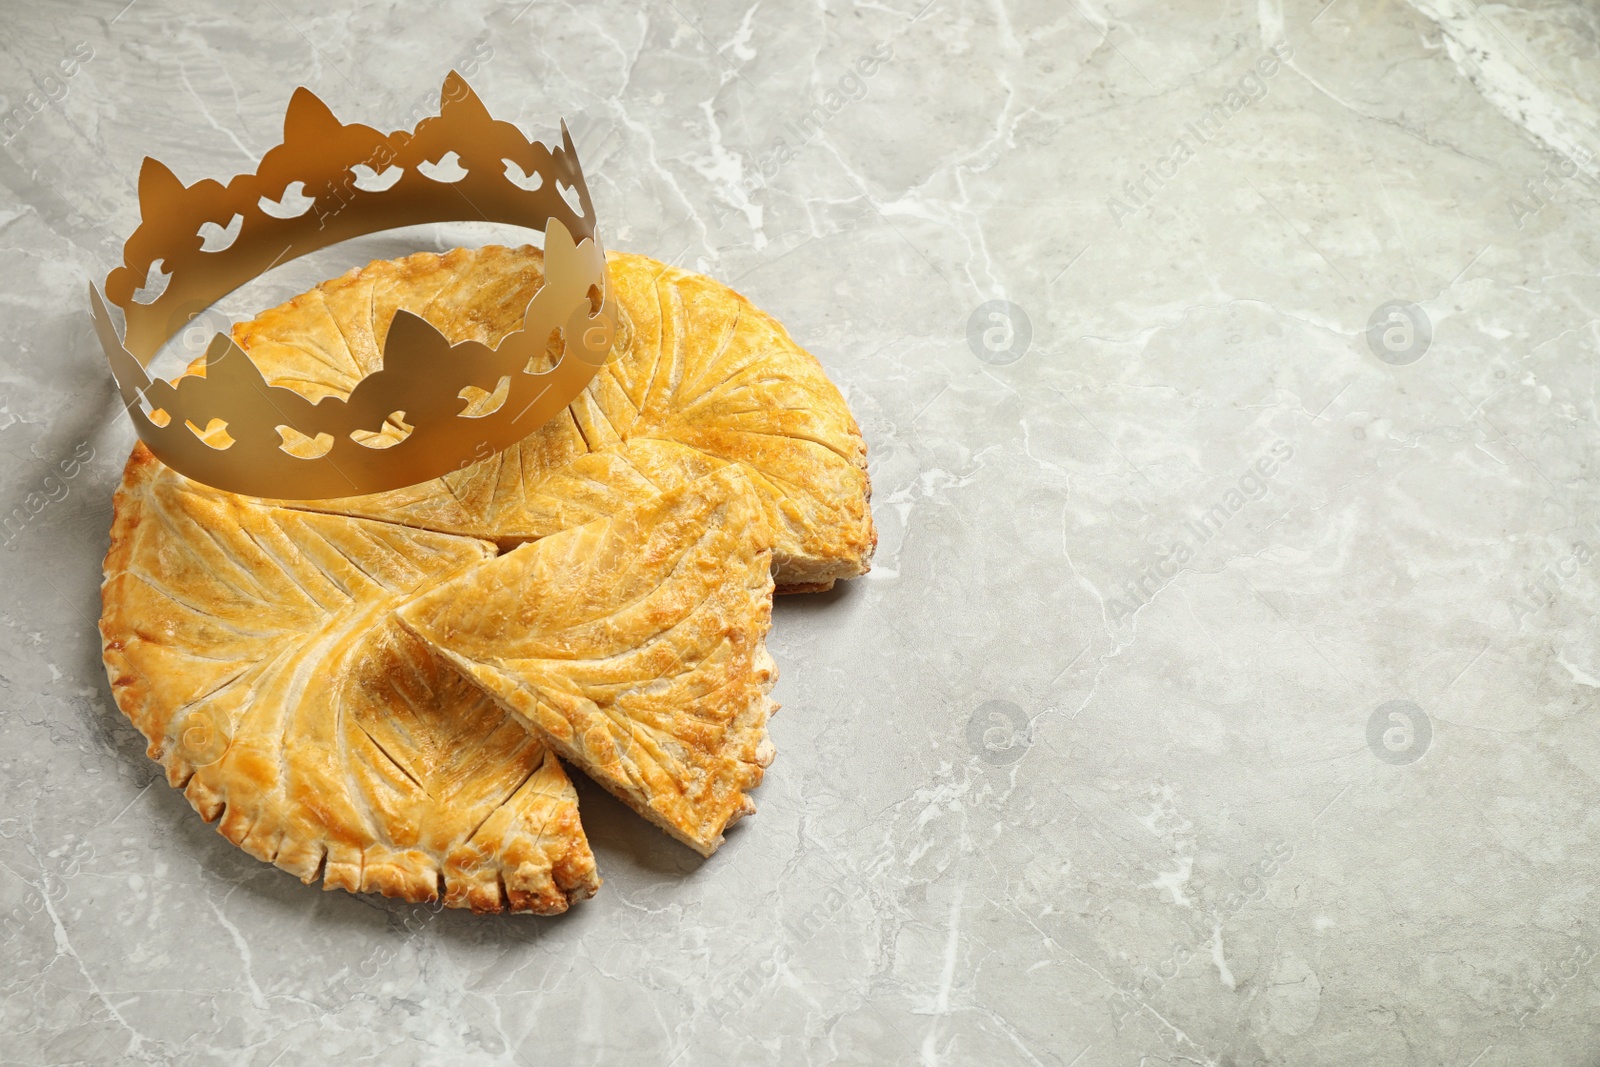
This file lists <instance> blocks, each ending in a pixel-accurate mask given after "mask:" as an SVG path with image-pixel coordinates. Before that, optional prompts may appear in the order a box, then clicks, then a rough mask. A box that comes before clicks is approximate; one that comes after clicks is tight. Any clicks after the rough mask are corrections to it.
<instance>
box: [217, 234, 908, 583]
mask: <svg viewBox="0 0 1600 1067" xmlns="http://www.w3.org/2000/svg"><path fill="white" fill-rule="evenodd" d="M542 263H543V259H542V256H541V254H540V252H539V251H538V250H537V249H534V248H531V247H523V248H518V249H507V248H502V247H498V246H491V247H488V248H484V249H479V250H474V251H466V250H460V249H458V250H456V251H454V252H450V253H448V254H446V255H444V256H438V255H433V254H431V253H419V254H418V255H414V256H409V257H407V258H405V259H401V260H393V261H378V262H374V263H371V264H369V265H368V266H366V267H363V268H361V269H359V270H355V271H351V272H350V273H348V274H346V275H344V276H342V277H340V278H336V279H334V280H333V281H330V282H326V283H324V284H323V285H321V286H319V287H318V288H317V289H315V290H313V291H312V292H310V293H307V294H304V295H303V296H301V297H298V298H296V299H295V300H292V301H290V302H289V303H287V304H285V305H283V306H281V307H279V308H275V309H273V310H272V311H269V312H266V313H265V314H263V315H261V316H259V317H258V318H257V319H255V320H254V321H253V322H250V323H245V324H243V325H241V326H238V327H236V328H235V331H234V336H235V338H236V339H237V340H238V341H239V342H240V344H241V345H242V346H243V347H244V348H245V349H246V350H247V351H249V353H250V356H251V358H252V359H253V360H255V361H256V363H257V364H258V365H259V366H261V368H262V371H263V373H264V374H265V375H266V376H267V377H268V379H269V380H272V381H274V382H277V383H281V384H285V385H290V386H292V387H294V388H296V389H299V390H301V391H303V392H305V393H306V394H307V395H308V396H312V397H319V396H323V395H327V394H328V393H335V392H337V393H343V392H347V391H348V390H349V389H350V388H351V387H352V386H353V385H354V384H355V382H356V381H358V380H359V379H360V376H361V375H362V374H365V373H367V372H368V371H370V370H371V369H373V367H375V366H376V365H377V360H378V359H379V353H380V352H381V350H382V345H383V340H384V338H385V336H386V333H387V323H388V321H389V318H390V317H391V316H392V314H393V311H394V308H395V307H397V306H404V307H406V308H408V309H410V310H413V311H417V312H419V313H421V314H423V315H424V316H425V317H426V318H427V319H428V320H429V321H430V322H431V323H433V325H434V326H436V327H437V328H438V329H439V330H440V331H441V332H442V333H443V334H444V335H445V336H446V337H448V338H449V339H450V340H452V341H461V340H465V339H468V338H471V339H474V340H480V341H485V342H488V343H493V342H495V341H497V340H499V338H500V337H502V336H504V335H505V334H506V333H507V332H509V331H510V330H511V329H513V328H515V327H516V326H517V325H519V324H520V321H521V315H522V311H523V308H524V306H525V305H526V303H527V300H528V297H529V296H530V295H531V294H532V292H533V289H534V287H536V286H537V285H538V284H539V283H540V280H541V279H542V270H541V268H542ZM609 269H610V275H611V281H612V284H613V285H614V286H615V288H616V294H617V302H618V309H619V312H618V314H619V325H618V331H617V341H616V345H615V347H614V349H613V355H612V359H611V361H610V362H609V363H608V364H607V366H606V367H605V368H603V369H602V370H601V372H600V373H599V374H598V375H597V376H596V378H595V380H594V381H593V382H592V383H591V384H590V386H589V388H588V389H587V390H586V391H585V393H584V394H583V395H582V396H580V397H579V398H578V400H576V401H574V402H573V404H572V405H570V407H569V408H568V410H567V412H566V414H565V415H564V416H560V417H557V418H556V419H554V420H552V421H551V422H550V423H548V424H547V425H546V426H544V427H543V428H541V429H540V430H538V431H536V432H535V433H534V434H532V435H530V436H529V437H528V438H526V439H525V440H523V441H522V442H520V443H519V444H517V445H515V446H513V447H512V448H510V449H507V450H505V451H504V452H501V453H498V454H495V455H493V456H489V457H486V458H485V459H483V460H482V461H480V462H478V463H475V464H473V465H471V466H469V467H467V468H466V469H464V470H462V471H460V472H459V473H456V474H452V475H449V476H446V477H445V478H441V479H436V480H434V481H430V482H424V483H422V484H421V485H417V486H411V487H408V488H405V489H398V490H394V491H392V492H387V493H378V494H374V495H371V496H365V497H351V498H345V499H341V500H331V501H319V502H310V503H293V502H290V503H288V506H294V507H306V508H310V509H314V510H319V511H329V512H336V513H338V514H345V515H358V516H365V517H368V518H377V519H384V520H386V521H391V522H402V523H406V524H408V525H411V526H415V527H418V528H420V529H429V530H440V531H444V532H448V533H459V534H465V535H468V536H473V537H482V538H486V539H491V540H494V541H496V542H497V543H499V544H500V545H501V547H503V548H506V547H511V546H513V545H516V544H519V543H522V542H524V541H528V540H535V539H537V538H540V537H545V536H548V535H549V534H552V533H555V532H557V531H560V530H564V529H568V528H570V527H572V526H574V525H579V524H582V523H584V522H588V521H591V520H593V519H596V518H602V517H605V516H608V515H615V514H618V513H619V511H620V509H623V508H628V507H636V506H638V505H640V504H642V503H643V502H644V501H645V500H647V499H648V498H649V497H650V496H651V495H652V494H653V493H655V492H658V491H660V490H663V489H670V488H673V487H675V486H679V485H682V484H683V483H684V482H685V481H686V480H688V479H693V478H697V477H699V476H701V475H703V474H705V473H708V472H709V471H711V470H715V469H716V468H718V467H721V466H723V465H724V464H727V463H739V464H741V465H742V466H743V467H744V468H745V469H746V472H747V473H748V474H749V475H750V477H751V481H752V484H753V485H754V486H755V489H756V492H757V495H758V499H759V501H760V502H761V505H762V508H763V509H764V510H765V512H766V514H767V519H768V522H769V523H770V524H771V526H772V529H773V535H774V541H773V563H774V568H775V576H776V579H777V583H778V587H779V591H780V592H782V591H785V590H792V591H799V590H801V589H826V588H828V587H830V586H831V585H832V584H833V582H834V581H835V580H837V579H839V578H850V577H854V576H856V575H859V574H863V573H865V572H866V570H867V568H868V566H869V565H870V561H871V557H872V550H873V547H874V546H875V545H876V543H877V535H876V533H875V531H874V529H873V525H872V515H871V512H870V510H869V508H868V499H869V496H870V485H869V483H868V480H867V469H866V446H865V444H864V443H863V442H862V439H861V432H860V430H859V428H858V427H857V426H856V423H855V419H854V418H853V417H852V416H851V414H850V410H849V408H848V407H847V406H846V405H845V402H844V398H843V397H841V396H840V395H839V391H838V390H837V389H836V388H835V387H834V386H833V383H832V382H830V381H828V379H827V376H826V375H825V374H824V373H823V371H822V367H821V366H820V365H819V364H818V363H817V361H816V359H815V358H813V357H812V356H811V355H810V353H808V352H806V351H805V350H804V349H802V348H801V347H800V346H799V345H797V344H795V343H794V341H793V340H792V339H791V338H790V337H789V335H788V333H787V332H786V331H785V330H784V329H783V327H782V326H781V325H780V324H779V323H778V322H776V321H775V320H774V319H772V317H771V316H769V315H767V314H765V313H763V312H762V311H760V310H759V309H757V308H755V307H754V306H752V305H751V304H750V302H749V301H747V300H745V298H744V297H742V296H740V295H739V294H738V293H736V292H734V291H733V290H732V289H729V288H728V287H726V286H724V285H721V284H719V283H718V282H715V281H713V280H711V279H710V278H707V277H705V276H703V275H699V274H694V273H692V272H689V271H683V270H679V269H677V268H676V267H670V266H667V265H666V264H663V263H659V262H657V261H656V260H653V259H650V258H648V257H646V256H639V255H632V254H628V253H611V254H610V256H609ZM284 338H292V339H293V341H292V343H285V342H284V341H283V340H282V339H284Z"/></svg>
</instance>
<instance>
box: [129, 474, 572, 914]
mask: <svg viewBox="0 0 1600 1067" xmlns="http://www.w3.org/2000/svg"><path fill="white" fill-rule="evenodd" d="M494 554H495V548H494V546H493V545H490V544H487V543H485V542H483V541H479V540H475V539H471V538H466V537H460V536H454V535H450V534H442V533H433V532H428V531H422V530H416V529H411V528H408V527H405V526H400V525H395V524H388V523H379V522H370V521H366V520H361V519H352V518H345V517H341V516H335V515H322V514H317V513H313V512H305V511H295V510H289V509H283V508H274V507H269V506H264V505H261V504H258V503H255V502H253V501H250V500H248V499H247V498H243V497H238V496H234V495H232V494H228V493H220V492H215V491H212V490H209V489H205V488H204V487H201V486H198V485H196V484H195V483H192V482H189V481H188V480H186V479H184V478H182V477H181V476H179V475H177V474H175V473H174V472H172V471H170V470H168V469H167V468H165V467H164V466H162V465H161V464H160V463H159V461H157V460H156V459H155V458H154V457H153V456H152V455H151V454H150V453H149V451H148V450H146V449H145V448H144V447H143V446H142V445H140V446H137V447H136V448H135V450H134V453H133V455H132V456H131V457H130V459H129V461H128V467H127V470H126V471H125V472H124V477H123V484H122V487H121V488H120V489H119V490H118V492H117V495H116V504H115V516H114V519H113V525H112V536H111V549H110V552H109V553H108V554H107V557H106V580H105V585H104V587H103V594H102V596H103V603H104V613H103V616H102V620H101V632H102V638H103V646H104V656H105V663H106V670H107V675H108V677H109V678H110V680H111V685H112V691H113V694H114V696H115V698H116V701H117V704H118V706H119V707H120V708H121V709H122V710H123V712H124V713H125V714H127V715H128V717H129V719H130V720H132V722H133V723H134V725H135V726H136V727H138V728H139V730H140V731H141V732H142V733H143V734H144V735H145V737H146V738H147V739H148V740H149V742H150V745H149V754H150V756H151V758H153V759H156V760H158V761H160V762H161V763H162V764H163V766H164V767H165V768H166V771H167V779H168V781H169V782H170V783H171V784H172V785H174V786H176V787H181V788H183V790H184V794H185V796H186V797H187V798H188V800H189V802H190V803H191V804H192V805H193V806H194V808H195V810H196V811H198V812H199V813H200V814H201V815H202V816H203V817H205V818H206V819H207V820H208V821H211V820H220V821H219V823H218V830H219V831H220V832H221V833H222V834H223V835H224V836H226V837H227V838H228V839H229V840H230V841H232V842H234V843H235V844H237V845H239V846H240V847H241V848H243V849H244V850H245V851H246V852H249V853H250V854H251V855H252V856H255V857H257V858H259V859H262V860H265V861H267V862H271V863H275V864H276V865H277V866H279V867H281V868H283V869H284V870H287V871H289V872H291V873H293V874H295V875H297V876H298V877H300V879H301V880H302V881H304V882H307V883H309V882H312V881H314V880H316V879H317V877H318V876H319V875H320V876H322V878H323V882H324V885H325V887H326V888H329V889H332V888H342V889H347V890H350V891H352V892H355V891H375V892H381V893H384V894H386V895H389V896H396V897H401V898H403V899H406V900H408V901H412V902H421V901H432V900H436V899H439V898H440V896H441V894H442V896H443V899H444V901H445V903H446V904H448V905H450V906H453V907H470V908H472V909H473V910H476V911H498V910H501V909H509V910H512V911H531V912H537V913H541V914H551V913H555V912H560V911H564V910H566V908H567V906H568V905H569V903H570V902H572V901H573V900H576V899H581V898H583V897H587V896H590V895H592V894H593V893H594V891H595V889H596V887H597V886H598V885H599V879H598V877H597V876H596V873H595V867H594V858H593V856H592V854H591V852H590V849H589V845H588V842H587V840H586V839H585V838H584V835H583V831H582V827H581V826H580V824H579V822H578V810H577V797H576V794H575V793H574V791H573V789H572V784H571V782H570V781H569V780H568V779H567V776H566V773H565V772H564V771H563V769H562V767H561V765H560V763H559V762H558V761H557V760H556V759H555V757H554V756H553V755H552V754H551V753H550V751H549V750H548V748H547V747H546V746H545V745H544V744H543V743H542V742H541V741H540V740H539V739H538V738H537V736H536V735H534V734H533V733H532V732H530V731H529V730H528V729H527V728H526V727H525V726H524V725H523V724H522V723H521V722H520V721H519V720H518V719H517V718H516V717H515V716H512V715H509V714H507V713H506V712H504V711H503V710H501V709H500V708H499V707H498V706H497V705H496V704H495V703H494V702H493V701H492V700H490V699H488V698H487V697H486V696H485V694H484V693H483V692H482V691H481V690H480V689H479V688H478V687H477V686H475V685H473V684H472V683H470V682H469V681H467V680H466V679H464V678H462V677H461V676H460V674H459V673H458V672H457V671H455V670H454V669H453V668H451V667H450V666H448V665H447V664H445V663H443V662H442V661H440V660H439V659H438V658H437V657H435V656H434V655H432V654H431V653H430V652H429V651H428V649H427V648H426V646H425V645H423V643H422V642H420V641H418V640H417V639H416V638H415V637H414V636H413V635H412V634H410V633H409V632H408V631H406V630H404V629H403V628H401V627H400V626H399V625H398V624H397V623H396V622H395V621H394V618H393V611H394V609H395V608H396V607H397V606H399V605H400V604H403V603H405V602H406V601H407V600H409V599H410V598H411V597H413V596H415V595H417V594H418V593H420V592H422V591H424V590H426V589H428V588H430V587H431V586H433V585H434V584H436V583H437V582H439V581H441V580H443V579H446V578H448V577H449V576H451V575H452V574H455V573H458V572H460V571H461V570H462V569H463V568H470V567H472V566H473V565H475V564H481V563H482V562H483V561H485V560H487V559H490V558H492V557H493V556H494Z"/></svg>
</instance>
